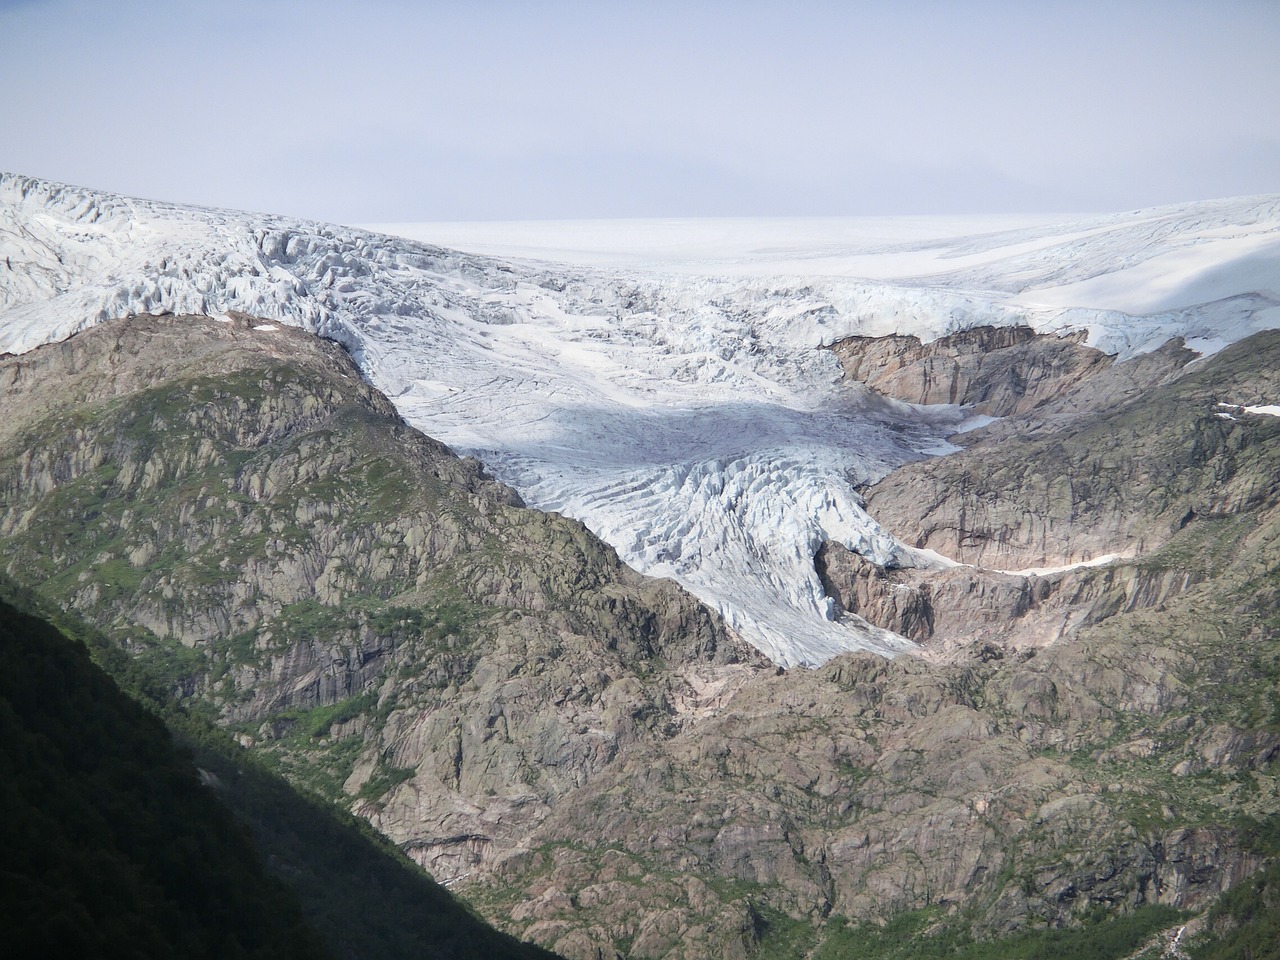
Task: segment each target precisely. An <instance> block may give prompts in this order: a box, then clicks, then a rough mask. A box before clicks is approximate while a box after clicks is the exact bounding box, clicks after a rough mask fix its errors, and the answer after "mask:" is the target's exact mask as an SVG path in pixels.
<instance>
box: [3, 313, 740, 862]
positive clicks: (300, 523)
mask: <svg viewBox="0 0 1280 960" xmlns="http://www.w3.org/2000/svg"><path fill="white" fill-rule="evenodd" d="M0 398H2V400H0V403H2V405H3V410H4V416H3V420H4V423H5V426H4V428H3V431H4V432H3V436H0V442H2V443H3V448H2V449H3V452H2V456H0V497H2V498H3V503H4V507H5V510H4V514H3V516H2V517H0V535H2V536H3V538H4V542H5V557H6V567H7V570H8V572H9V573H10V574H11V575H12V576H14V577H16V578H18V579H20V580H23V581H25V582H27V583H29V584H31V585H33V586H39V588H40V590H41V592H42V594H43V595H44V596H46V597H48V598H50V599H52V600H55V601H58V602H61V603H64V604H67V605H69V606H71V607H72V608H74V609H75V610H76V611H77V612H79V613H81V614H82V615H84V616H86V617H89V618H91V619H92V620H93V621H94V622H96V623H99V624H101V625H104V626H107V627H110V628H112V629H113V630H115V631H116V632H117V634H118V635H120V636H122V637H123V638H124V640H125V643H126V644H128V646H129V648H130V649H131V650H133V651H135V652H136V653H137V654H138V655H139V656H141V657H144V658H150V659H151V660H153V661H155V662H156V663H157V665H158V666H159V667H161V668H163V669H165V670H167V671H168V673H169V676H170V679H171V682H172V685H173V688H174V690H175V692H180V693H181V694H182V695H184V696H186V697H189V698H193V699H194V700H196V701H198V703H200V704H201V705H204V706H205V707H206V708H207V709H208V710H210V711H211V712H213V713H214V714H215V715H216V716H217V717H218V718H219V719H220V721H221V722H222V723H224V724H226V725H229V726H231V727H232V728H233V729H235V730H237V731H239V732H240V737H241V739H242V742H243V743H245V744H246V745H258V746H260V747H261V748H262V749H264V750H267V751H270V752H271V753H272V754H273V755H274V756H275V757H276V758H277V759H278V760H279V762H280V763H281V764H282V765H283V767H284V769H286V770H287V771H289V772H290V773H291V774H292V775H293V776H295V777H296V778H298V779H300V780H302V781H303V782H306V783H309V784H311V785H312V786H314V787H316V788H318V789H321V790H323V791H326V792H328V793H329V794H330V795H333V796H348V797H350V798H352V800H353V801H354V798H356V797H359V798H360V799H359V801H358V803H359V805H360V809H362V810H364V811H365V812H366V813H368V815H369V816H371V817H373V818H374V819H375V820H376V822H377V823H378V824H379V825H380V826H381V827H382V828H383V829H384V830H385V831H386V832H387V833H388V834H389V835H391V836H393V837H394V838H395V839H396V840H398V841H400V842H402V843H404V844H406V845H407V848H408V849H410V850H411V852H412V854H413V855H414V856H415V858H417V859H418V860H419V861H420V862H422V863H423V864H425V865H428V866H430V867H431V868H432V869H433V871H434V872H436V873H437V875H439V876H440V877H441V878H442V879H448V878H450V877H452V876H455V875H456V874H458V873H464V872H466V871H467V870H468V869H470V868H471V867H472V866H474V865H475V864H478V863H481V862H487V861H488V860H489V859H492V858H495V857H497V858H500V857H501V856H503V855H505V854H507V853H509V852H510V850H511V849H512V848H513V847H515V846H517V845H518V844H519V843H520V842H521V841H522V840H523V838H524V837H525V835H526V834H527V833H528V831H529V830H530V829H531V827H532V826H533V825H535V824H537V823H538V822H539V821H541V820H542V819H543V818H544V817H545V816H546V814H547V812H548V810H549V809H550V805H551V804H552V803H553V802H554V801H555V800H556V799H557V798H558V797H559V796H561V795H563V794H564V793H565V792H566V791H567V790H570V789H572V788H574V787H578V786H580V785H581V784H582V783H584V782H586V781H587V780H589V779H590V778H591V777H592V776H594V775H596V774H597V773H598V772H599V771H600V770H601V769H602V768H604V767H605V766H606V765H607V764H608V763H609V762H610V761H611V760H612V759H613V758H614V756H615V755H616V754H617V753H618V752H619V750H621V749H623V748H625V747H626V745H627V744H629V743H630V742H632V741H634V740H636V739H638V738H643V737H651V736H659V737H661V736H667V735H670V733H672V732H674V731H675V730H678V729H679V728H680V726H681V724H682V723H683V722H684V721H685V719H686V718H688V717H690V716H692V715H693V714H694V713H696V711H697V710H698V709H699V708H700V707H701V705H703V704H704V703H705V702H707V701H713V700H714V698H715V696H716V695H717V691H719V690H720V689H721V688H722V687H724V686H725V685H726V684H730V683H732V682H734V680H735V678H736V677H737V675H738V674H742V673H750V672H751V671H753V670H760V669H764V667H763V665H762V662H761V661H760V660H759V659H758V656H757V655H756V654H755V653H754V651H751V650H750V649H749V648H747V647H745V646H743V645H741V644H739V643H737V642H736V641H734V640H732V639H731V638H729V637H728V636H727V635H726V634H725V631H724V628H723V627H722V626H721V624H720V623H719V621H718V620H717V619H716V618H715V617H714V616H713V615H712V614H711V613H709V612H708V611H707V610H706V609H705V608H703V607H702V606H701V605H700V604H698V603H697V602H696V601H694V600H692V599H691V598H689V597H688V596H687V595H685V594H684V593H683V592H682V591H680V590H679V589H678V588H677V587H675V586H674V585H673V584H670V583H667V582H661V581H650V580H646V579H644V578H641V577H639V576H638V575H636V574H635V573H633V572H632V571H631V570H629V569H627V568H626V567H624V566H623V565H622V564H621V563H619V561H618V559H617V557H616V555H615V554H614V553H613V551H612V550H610V549H609V548H608V547H606V546H604V545H603V544H601V543H600V542H599V541H598V540H596V539H595V538H594V537H592V536H591V535H590V534H589V533H587V531H586V530H585V529H584V528H583V527H582V526H581V524H578V523H576V522H574V521H569V520H566V519H563V518H560V517H557V516H554V515H547V514H541V513H537V512H534V511H530V510H526V509H523V508H522V507H520V506H519V505H518V499H517V498H516V497H515V495H514V494H513V493H512V492H511V491H510V490H509V489H508V488H505V487H502V486H500V485H499V484H496V483H494V482H493V481H491V480H489V479H487V478H486V477H485V476H484V474H483V473H482V472H481V470H480V469H479V467H478V465H477V464H475V463H474V462H467V461H461V460H458V459H457V458H456V457H454V456H453V455H452V454H450V453H449V452H448V451H447V450H446V449H445V448H444V447H442V446H441V445H440V444H438V443H435V442H434V441H431V440H429V439H427V438H425V437H423V436H422V435H421V434H419V433H417V431H414V430H412V429H410V428H408V427H407V426H406V425H405V424H404V423H403V422H402V421H401V420H400V419H399V417H398V416H397V415H396V414H395V411H394V409H393V408H392V407H391V406H390V404H389V403H388V402H387V401H386V399H385V398H384V397H383V396H382V395H381V394H378V393H377V392H376V391H374V390H372V389H371V388H370V387H369V386H368V385H367V384H365V383H364V382H363V380H362V379H361V378H360V376H359V374H358V372H357V371H356V369H355V367H354V366H353V365H352V364H351V363H350V361H349V360H348V359H347V357H346V355H345V354H344V353H343V352H342V351H341V349H339V348H337V347H336V346H334V345H332V344H327V343H325V342H323V341H320V340H318V339H317V338H314V337H312V336H311V335H308V334H304V333H302V332H301V331H298V330H293V329H289V328H277V327H274V326H272V325H270V324H263V323H261V322H257V321H252V320H249V319H246V318H240V319H237V320H232V321H231V322H225V323H219V322H215V321H212V320H204V321H199V320H196V319H194V318H172V317H168V318H166V317H160V318H150V317H148V318H136V319H133V320H129V321H122V322H119V323H116V324H112V325H109V326H106V327H102V328H99V329H94V330H91V331H88V332H86V333H83V334H81V335H78V336H76V337H74V338H72V339H71V340H68V341H66V342H64V343H61V344H55V345H52V346H50V347H47V348H42V349H41V350H37V351H35V352H33V353H30V354H25V355H23V356H21V357H17V358H8V359H6V360H4V361H3V363H0ZM642 678H643V681H644V682H642Z"/></svg>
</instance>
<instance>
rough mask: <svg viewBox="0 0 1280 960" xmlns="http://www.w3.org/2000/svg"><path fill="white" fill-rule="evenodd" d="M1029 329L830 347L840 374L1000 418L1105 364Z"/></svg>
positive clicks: (1078, 346) (1070, 341)
mask: <svg viewBox="0 0 1280 960" xmlns="http://www.w3.org/2000/svg"><path fill="white" fill-rule="evenodd" d="M1083 339H1084V335H1083V334H1079V335H1073V336H1069V337H1058V336H1051V335H1045V334H1038V333H1036V332H1035V331H1034V330H1032V329H1031V328H1030V327H1024V326H1016V327H975V328H973V329H971V330H965V331H962V332H960V333H955V334H952V335H951V336H948V337H941V338H939V339H937V340H932V341H930V342H928V343H922V342H921V341H920V339H919V338H918V337H913V336H896V335H895V336H888V337H849V338H847V339H844V340H839V341H837V342H836V343H834V344H832V346H831V350H832V351H833V352H834V353H835V355H836V356H837V357H838V358H839V360H840V364H841V366H842V367H843V368H844V372H845V376H846V377H848V379H850V380H857V381H859V382H861V383H864V384H866V385H867V386H869V387H871V388H872V389H873V390H876V391H877V392H879V393H882V394H884V395H886V396H890V397H894V398H896V399H898V400H906V401H907V402H909V403H959V404H965V405H969V406H973V407H974V409H975V410H977V411H978V412H979V413H985V414H989V415H991V416H1008V415H1009V414H1014V413H1023V412H1025V411H1027V410H1031V409H1033V408H1035V407H1037V406H1040V405H1041V404H1043V403H1045V402H1046V401H1048V400H1051V399H1053V398H1054V397H1057V396H1059V395H1061V394H1062V393H1064V392H1065V391H1067V390H1069V389H1070V388H1071V387H1072V386H1074V385H1075V384H1076V383H1078V382H1079V381H1081V380H1084V379H1086V378H1088V377H1091V376H1093V375H1095V374H1097V373H1099V372H1100V371H1102V370H1105V369H1106V368H1107V367H1109V366H1110V365H1111V362H1112V358H1111V357H1110V356H1108V355H1107V354H1105V353H1102V352H1101V351H1099V350H1094V349H1092V348H1091V347H1086V346H1084V345H1083V344H1082V343H1081V341H1082V340H1083Z"/></svg>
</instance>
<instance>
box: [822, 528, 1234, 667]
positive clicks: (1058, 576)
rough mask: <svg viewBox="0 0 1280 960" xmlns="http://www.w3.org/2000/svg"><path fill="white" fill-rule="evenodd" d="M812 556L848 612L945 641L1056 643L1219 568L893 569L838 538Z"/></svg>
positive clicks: (924, 639)
mask: <svg viewBox="0 0 1280 960" xmlns="http://www.w3.org/2000/svg"><path fill="white" fill-rule="evenodd" d="M814 565H815V567H816V568H817V570H818V575H819V577H820V578H821V579H822V583H823V586H824V588H825V589H826V591H827V594H828V596H830V597H831V598H832V599H833V600H835V602H836V604H837V606H838V608H839V609H840V610H841V611H842V612H847V613H852V614H856V615H857V616H859V617H861V618H862V619H864V620H866V621H868V622H869V623H872V624H874V625H875V626H877V627H881V628H883V629H885V630H892V631H893V632H894V633H897V634H900V635H902V636H904V637H908V638H909V639H911V640H914V641H915V642H916V643H919V644H921V645H923V646H925V647H928V648H931V649H936V650H941V651H946V650H950V649H953V648H955V647H958V646H966V645H969V644H979V643H996V644H999V645H1000V646H1002V647H1008V648H1014V649H1018V648H1022V647H1029V646H1041V645H1044V644H1047V643H1052V642H1053V641H1055V640H1060V639H1062V638H1064V637H1066V636H1068V635H1070V634H1071V633H1073V632H1074V631H1076V630H1078V629H1080V628H1081V627H1086V626H1090V625H1092V624H1095V623H1100V622H1101V621H1103V620H1105V619H1107V618H1108V617H1112V616H1115V615H1116V614H1120V613H1131V612H1133V611H1135V610H1145V609H1148V608H1151V607H1157V606H1159V605H1160V604H1163V603H1166V602H1167V601H1169V600H1170V599H1172V598H1174V597H1177V596H1181V595H1182V594H1183V593H1185V592H1186V591H1187V590H1188V589H1189V588H1190V587H1192V586H1194V585H1195V584H1198V583H1201V582H1203V581H1204V580H1205V579H1206V578H1207V577H1208V576H1209V570H1210V569H1211V568H1210V567H1209V566H1205V565H1201V566H1199V567H1193V568H1189V569H1174V568H1169V567H1165V566H1157V565H1145V564H1137V563H1124V562H1121V563H1114V564H1110V565H1108V566H1106V567H1081V568H1076V569H1073V570H1063V571H1057V572H1053V573H1045V574H1043V575H1036V574H1019V573H1004V572H1001V571H998V570H982V569H979V568H977V567H970V566H957V567H949V568H946V569H942V570H918V569H912V568H899V569H887V568H884V567H881V566H879V565H877V564H875V563H873V562H872V561H870V560H868V559H867V558H865V557H862V556H859V555H858V554H856V553H853V552H852V551H850V550H848V549H847V548H846V547H844V546H843V545H842V544H839V543H825V544H823V545H822V547H821V549H820V550H819V551H818V554H817V556H816V557H815V558H814Z"/></svg>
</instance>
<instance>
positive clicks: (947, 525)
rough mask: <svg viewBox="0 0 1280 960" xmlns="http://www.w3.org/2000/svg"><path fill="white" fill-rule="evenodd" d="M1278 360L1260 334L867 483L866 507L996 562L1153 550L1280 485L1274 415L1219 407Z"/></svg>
mask: <svg viewBox="0 0 1280 960" xmlns="http://www.w3.org/2000/svg"><path fill="white" fill-rule="evenodd" d="M1278 366H1280V335H1277V334H1275V333H1274V332H1272V333H1268V334H1259V335H1257V336H1255V337H1251V338H1250V339H1249V340H1247V341H1243V342H1242V343H1240V344H1236V345H1234V346H1233V347H1230V348H1228V349H1227V350H1224V351H1223V352H1222V353H1221V354H1219V355H1217V356H1215V357H1212V358H1210V359H1209V360H1207V361H1206V362H1205V363H1204V365H1203V366H1200V367H1198V368H1197V369H1196V370H1195V371H1194V372H1191V373H1187V374H1185V375H1184V376H1182V377H1180V378H1178V379H1176V380H1174V381H1173V382H1171V383H1167V384H1165V385H1163V386H1160V387H1156V388H1155V389H1153V390H1151V391H1150V392H1149V393H1147V394H1144V395H1143V396H1142V397H1141V398H1140V399H1137V400H1134V401H1131V402H1130V403H1128V404H1125V405H1122V406H1121V407H1119V408H1116V409H1109V410H1104V411H1101V412H1100V413H1098V414H1097V415H1095V416H1092V417H1088V418H1078V419H1074V420H1072V421H1070V422H1069V423H1068V424H1067V425H1066V426H1064V427H1063V428H1062V429H1059V430H1052V431H1046V432H1044V433H1042V434H1038V435H1036V436H1034V437H1033V438H1032V439H1028V440H1013V439H1012V438H1010V437H1008V436H1006V435H1002V434H995V435H993V436H992V437H991V439H990V440H987V441H984V440H982V439H981V438H979V439H978V442H977V443H975V444H974V445H973V446H971V447H969V448H968V449H966V450H964V451H963V452H962V453H959V454H955V455H952V456H949V457H943V458H939V459H936V460H931V461H927V462H924V463H918V464H911V465H908V466H907V467H904V468H902V469H901V470H898V471H895V472H894V474H893V475H892V476H891V477H889V478H887V479H886V480H884V481H882V482H880V483H879V484H877V485H876V486H874V487H872V488H871V489H870V490H868V491H867V494H866V502H867V508H868V510H869V512H870V513H871V514H872V515H873V516H874V517H876V518H877V519H878V520H879V521H880V522H881V523H883V524H885V525H886V526H887V527H888V528H889V529H890V530H892V531H893V532H894V533H895V534H896V535H897V536H899V537H900V538H901V539H903V540H904V541H906V542H907V543H910V544H912V545H914V546H918V547H927V548H930V549H933V550H936V551H938V552H939V553H941V554H943V555H944V556H947V557H950V558H951V559H953V560H957V561H960V562H962V563H971V564H974V565H977V566H981V567H984V568H987V569H995V570H1022V569H1028V568H1037V567H1056V566H1061V565H1066V564H1073V563H1080V562H1087V561H1091V560H1095V559H1097V558H1099V557H1103V556H1109V555H1115V556H1120V557H1132V556H1138V555H1142V554H1146V553H1150V552H1153V551H1154V550H1156V549H1157V548H1159V547H1160V546H1162V545H1163V544H1165V543H1166V542H1168V541H1169V540H1170V539H1171V538H1172V537H1173V536H1174V535H1175V534H1177V533H1178V532H1179V531H1180V530H1182V529H1183V528H1184V527H1186V526H1187V525H1188V524H1190V523H1191V522H1192V521H1194V520H1196V519H1212V518H1223V517H1229V516H1232V515H1235V514H1238V513H1240V512H1241V511H1244V510H1248V509H1251V508H1253V507H1256V506H1257V505H1258V504H1260V503H1263V502H1268V501H1269V500H1271V499H1273V498H1274V497H1275V496H1276V494H1277V492H1278V491H1280V478H1277V475H1276V473H1275V470H1274V444H1275V442H1276V441H1275V430H1276V428H1275V426H1274V424H1273V423H1272V422H1271V421H1274V420H1275V418H1265V417H1253V418H1251V419H1235V418H1233V419H1227V418H1225V417H1223V416H1221V413H1222V410H1221V408H1219V407H1218V404H1219V403H1221V402H1224V401H1223V399H1222V398H1223V397H1224V396H1228V395H1229V396H1236V395H1244V396H1255V395H1267V396H1271V395H1275V391H1276V390H1277V383H1276V380H1277V379H1278V378H1280V375H1278V374H1276V373H1274V370H1275V369H1277V367H1278ZM1228 402H1230V401H1228Z"/></svg>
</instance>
